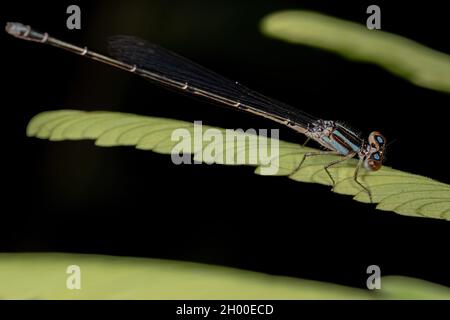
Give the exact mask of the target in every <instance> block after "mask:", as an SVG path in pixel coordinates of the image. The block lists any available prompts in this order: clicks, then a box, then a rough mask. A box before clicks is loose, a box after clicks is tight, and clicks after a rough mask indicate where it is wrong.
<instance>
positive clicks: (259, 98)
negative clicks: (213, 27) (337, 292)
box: [6, 22, 386, 202]
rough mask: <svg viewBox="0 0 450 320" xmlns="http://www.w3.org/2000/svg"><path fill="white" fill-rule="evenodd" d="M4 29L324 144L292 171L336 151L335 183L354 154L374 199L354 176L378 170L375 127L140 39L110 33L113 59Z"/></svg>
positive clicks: (26, 29) (16, 28) (381, 145)
mask: <svg viewBox="0 0 450 320" xmlns="http://www.w3.org/2000/svg"><path fill="white" fill-rule="evenodd" d="M6 31H7V32H8V33H9V34H11V35H13V36H15V37H17V38H20V39H24V40H29V41H35V42H40V43H47V44H50V45H52V46H55V47H59V48H62V49H65V50H68V51H70V52H73V53H76V54H79V55H82V56H85V57H87V58H90V59H93V60H97V61H100V62H103V63H106V64H109V65H112V66H114V67H117V68H120V69H123V70H126V71H129V72H132V73H135V74H137V75H139V76H141V77H144V78H146V79H148V80H151V81H153V82H155V83H157V84H160V85H163V86H166V87H169V88H172V89H176V90H178V91H180V92H184V93H188V94H191V95H194V96H199V97H203V98H205V99H207V100H209V101H211V102H216V103H219V104H222V105H225V106H229V107H232V108H236V109H239V110H243V111H246V112H249V113H253V114H256V115H259V116H262V117H264V118H268V119H271V120H273V121H276V122H278V123H281V124H283V125H286V126H287V127H289V128H291V129H293V130H295V131H296V132H300V133H302V134H304V135H306V136H307V137H308V139H312V140H314V141H316V142H317V143H319V144H320V145H322V146H323V147H325V148H326V149H327V150H326V151H318V152H309V153H305V155H304V156H303V158H302V160H301V161H300V163H299V164H298V166H297V168H296V170H295V171H294V173H295V172H296V171H298V170H299V169H300V168H301V166H302V164H303V163H304V161H305V159H306V158H307V157H311V156H316V155H325V154H334V155H340V156H342V157H341V158H339V159H338V160H335V161H333V162H331V163H329V164H327V165H325V166H324V169H325V171H326V173H327V175H328V176H329V178H330V180H331V182H332V183H333V186H334V185H335V181H334V178H333V176H332V175H331V173H330V171H329V169H330V167H332V166H334V165H336V164H338V163H340V162H343V161H345V160H348V159H350V158H353V157H355V156H357V157H358V158H359V161H358V164H357V166H356V168H355V171H354V174H353V180H354V181H355V182H356V183H357V184H358V185H359V186H360V187H361V188H362V189H363V190H365V191H366V192H367V194H368V195H369V198H370V201H371V202H372V194H371V192H370V190H369V189H368V188H367V187H366V186H364V185H363V184H362V183H361V182H360V181H359V179H358V177H359V170H360V168H361V167H364V168H365V169H367V170H369V171H376V170H379V169H380V168H381V166H382V163H383V157H384V150H385V146H386V142H385V138H384V137H383V136H382V135H381V134H380V133H379V132H377V131H374V132H372V133H370V134H369V137H368V139H367V140H365V139H364V138H362V137H361V136H359V134H357V133H355V132H354V131H353V130H350V129H349V128H347V127H346V126H344V125H343V124H340V123H338V122H336V121H332V120H322V119H319V118H316V117H313V116H311V115H309V114H307V113H305V112H303V111H300V110H298V109H296V108H294V107H291V106H289V105H287V104H285V103H282V102H279V101H276V100H274V99H271V98H268V97H266V96H264V95H262V94H260V93H257V92H255V91H253V90H250V89H248V88H246V87H244V86H242V85H241V84H240V83H238V82H234V81H231V80H228V79H226V78H224V77H222V76H221V75H219V74H217V73H215V72H213V71H210V70H208V69H206V68H204V67H202V66H200V65H198V64H196V63H194V62H192V61H190V60H188V59H186V58H183V57H181V56H179V55H177V54H175V53H173V52H170V51H168V50H165V49H163V48H161V47H159V46H157V45H154V44H151V43H148V42H146V41H144V40H141V39H139V38H135V37H130V36H116V37H112V38H111V39H110V42H109V45H110V46H109V47H110V54H111V56H112V57H114V58H111V57H108V56H105V55H102V54H99V53H96V52H93V51H90V50H88V49H87V48H86V47H78V46H75V45H73V44H70V43H67V42H64V41H61V40H58V39H56V38H53V37H50V36H49V35H48V33H41V32H38V31H36V30H33V29H31V27H30V26H25V25H23V24H21V23H17V22H8V23H7V24H6Z"/></svg>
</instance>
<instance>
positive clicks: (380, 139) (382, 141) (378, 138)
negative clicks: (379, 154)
mask: <svg viewBox="0 0 450 320" xmlns="http://www.w3.org/2000/svg"><path fill="white" fill-rule="evenodd" d="M377 141H378V143H380V144H383V143H384V140H383V138H382V137H380V136H377Z"/></svg>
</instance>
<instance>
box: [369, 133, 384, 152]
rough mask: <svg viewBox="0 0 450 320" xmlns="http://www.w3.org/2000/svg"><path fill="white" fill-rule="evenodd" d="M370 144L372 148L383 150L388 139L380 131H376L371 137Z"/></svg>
mask: <svg viewBox="0 0 450 320" xmlns="http://www.w3.org/2000/svg"><path fill="white" fill-rule="evenodd" d="M369 143H370V146H371V147H372V148H379V149H383V148H384V146H385V144H386V139H385V138H384V137H383V135H382V134H381V133H379V132H378V131H374V132H372V133H370V135H369Z"/></svg>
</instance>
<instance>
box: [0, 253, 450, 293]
mask: <svg viewBox="0 0 450 320" xmlns="http://www.w3.org/2000/svg"><path fill="white" fill-rule="evenodd" d="M74 265H75V266H78V267H79V268H80V269H79V270H80V284H81V288H80V289H79V290H77V289H72V290H70V289H68V288H67V285H66V283H67V280H68V278H69V277H70V276H72V275H73V273H69V274H68V273H67V269H68V267H69V266H74ZM361 281H362V287H363V286H364V284H365V281H366V280H365V279H364V278H362V280H361ZM69 282H70V283H72V282H71V281H69ZM0 299H161V300H162V299H179V300H186V299H187V300H190V299H450V289H449V288H447V287H444V286H441V285H437V284H433V283H430V282H426V281H423V280H418V279H413V278H406V277H398V276H395V277H392V276H390V277H386V278H381V289H380V290H373V291H371V290H367V289H357V288H351V287H345V286H341V285H336V284H331V283H324V282H319V281H311V280H304V279H296V278H290V277H282V276H273V275H268V274H263V273H257V272H251V271H244V270H238V269H233V268H227V267H220V266H212V265H204V264H198V263H190V262H181V261H170V260H159V259H144V258H125V257H113V256H100V255H82V254H62V253H2V254H0Z"/></svg>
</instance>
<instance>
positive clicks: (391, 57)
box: [261, 10, 450, 92]
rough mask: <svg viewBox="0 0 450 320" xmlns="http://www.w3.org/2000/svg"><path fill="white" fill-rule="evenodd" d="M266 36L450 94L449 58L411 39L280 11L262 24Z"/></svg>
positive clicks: (305, 13) (308, 13)
mask: <svg viewBox="0 0 450 320" xmlns="http://www.w3.org/2000/svg"><path fill="white" fill-rule="evenodd" d="M261 30H262V32H263V33H264V34H266V35H268V36H271V37H274V38H277V39H280V40H284V41H287V42H290V43H294V44H304V45H309V46H313V47H317V48H320V49H324V50H329V51H332V52H335V53H337V54H339V55H342V56H343V57H346V58H348V59H352V60H358V61H362V62H369V63H374V64H378V65H379V66H381V67H383V68H385V69H386V70H388V71H390V72H392V73H393V74H396V75H397V76H399V77H402V78H405V79H407V80H409V81H410V82H412V83H414V84H416V85H418V86H421V87H425V88H429V89H434V90H439V91H445V92H450V56H449V55H447V54H445V53H442V52H439V51H436V50H433V49H431V48H428V47H425V46H423V45H421V44H419V43H417V42H415V41H412V40H410V39H407V38H404V37H401V36H398V35H395V34H392V33H388V32H384V31H381V30H369V29H368V28H367V27H366V26H365V25H362V24H357V23H354V22H349V21H346V20H342V19H338V18H334V17H330V16H326V15H323V14H320V13H316V12H311V11H300V10H298V11H297V10H290V11H280V12H275V13H272V14H270V15H268V16H266V17H265V18H264V19H263V20H262V22H261Z"/></svg>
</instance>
